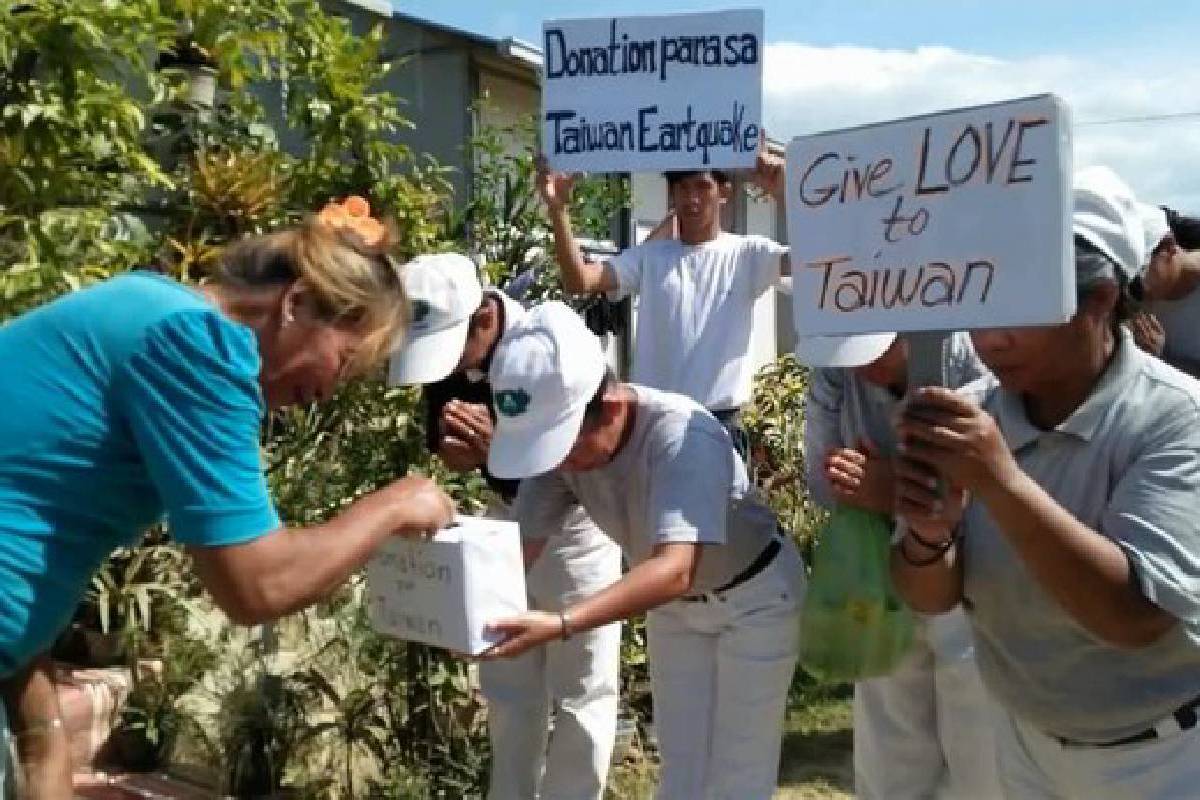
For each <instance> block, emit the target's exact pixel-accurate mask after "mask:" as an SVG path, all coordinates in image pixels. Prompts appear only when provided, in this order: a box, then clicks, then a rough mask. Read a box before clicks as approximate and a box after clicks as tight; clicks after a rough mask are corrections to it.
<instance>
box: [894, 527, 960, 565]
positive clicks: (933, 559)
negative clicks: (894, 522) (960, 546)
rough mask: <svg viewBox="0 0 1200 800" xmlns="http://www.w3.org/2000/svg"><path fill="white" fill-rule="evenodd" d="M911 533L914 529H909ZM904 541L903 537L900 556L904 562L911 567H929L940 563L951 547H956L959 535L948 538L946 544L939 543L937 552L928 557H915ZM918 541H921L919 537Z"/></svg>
mask: <svg viewBox="0 0 1200 800" xmlns="http://www.w3.org/2000/svg"><path fill="white" fill-rule="evenodd" d="M909 533H910V534H912V530H909ZM914 538H915V537H914ZM904 541H905V540H904V539H901V540H900V545H899V550H900V557H901V558H902V559H904V563H905V564H908V565H909V566H910V567H928V566H932V565H933V564H936V563H938V562H939V561H941V560H942V558H944V557H945V555H946V553H947V552H948V551H949V550H950V548H952V547H954V543H955V541H957V537H954V538H951V539H949V540H947V541H946V542H945V543H944V544H938V545H937V548H936V549H937V552H935V553H934V554H933V555H932V556H929V557H928V558H913V557H912V556H911V555H909V553H908V548H907V547H905V546H904ZM917 543H918V544H920V543H921V542H920V540H919V539H918V540H917Z"/></svg>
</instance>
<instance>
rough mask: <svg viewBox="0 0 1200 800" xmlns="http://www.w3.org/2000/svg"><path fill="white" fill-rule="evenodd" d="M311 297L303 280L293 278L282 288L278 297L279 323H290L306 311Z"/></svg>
mask: <svg viewBox="0 0 1200 800" xmlns="http://www.w3.org/2000/svg"><path fill="white" fill-rule="evenodd" d="M311 300H312V298H311V297H310V295H309V291H308V286H307V285H306V284H305V283H304V281H303V280H295V281H292V283H291V284H290V285H289V286H288V287H287V288H286V289H284V290H283V293H282V294H281V295H280V297H279V321H280V324H281V325H290V324H291V323H293V322H295V321H296V318H297V317H300V316H303V315H304V314H305V313H306V312H308V311H309V310H310V309H309V306H310V304H311Z"/></svg>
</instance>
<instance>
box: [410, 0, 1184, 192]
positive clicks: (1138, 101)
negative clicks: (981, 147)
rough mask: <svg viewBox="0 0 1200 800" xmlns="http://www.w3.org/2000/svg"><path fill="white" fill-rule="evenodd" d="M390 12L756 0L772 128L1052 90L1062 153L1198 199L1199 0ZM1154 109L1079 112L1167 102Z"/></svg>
mask: <svg viewBox="0 0 1200 800" xmlns="http://www.w3.org/2000/svg"><path fill="white" fill-rule="evenodd" d="M393 5H394V6H395V7H396V8H397V9H398V10H401V11H404V12H406V13H409V14H413V15H415V16H419V17H424V18H427V19H430V20H434V21H436V22H440V23H442V24H446V25H451V26H454V27H458V28H463V29H465V30H469V31H473V32H476V33H482V34H485V35H488V36H493V37H496V38H503V37H506V36H515V37H517V38H520V39H524V40H526V41H528V42H530V43H532V44H535V45H538V46H540V45H541V23H542V20H543V19H547V18H561V17H585V16H627V15H628V16H631V15H637V14H666V13H674V12H685V11H706V10H708V11H711V10H719V9H723V8H736V7H751V8H763V9H764V10H765V11H766V38H767V44H768V46H767V49H766V53H765V57H764V70H763V116H764V122H765V124H766V127H767V130H769V131H770V133H771V135H772V137H774V138H779V139H788V138H791V137H792V136H795V135H798V134H803V133H811V132H814V131H819V130H828V129H831V128H838V127H843V126H847V125H857V124H862V123H868V122H879V121H883V120H888V119H896V118H899V117H903V116H909V115H912V114H919V113H927V112H931V111H938V110H943V109H947V108H957V107H961V106H966V105H973V104H975V103H983V102H990V101H994V100H1004V99H1010V98H1013V97H1022V96H1025V95H1029V94H1035V93H1039V92H1055V93H1057V94H1059V95H1060V96H1062V97H1063V98H1065V99H1066V100H1067V102H1068V104H1069V105H1070V106H1071V108H1072V111H1073V115H1074V119H1075V121H1076V122H1077V123H1083V124H1080V125H1077V127H1076V129H1075V145H1076V146H1075V162H1076V165H1077V166H1085V165H1088V164H1106V165H1108V166H1111V167H1113V168H1114V169H1116V170H1117V171H1118V172H1119V173H1120V174H1122V175H1123V176H1124V177H1125V178H1126V179H1127V180H1128V181H1129V183H1130V184H1131V185H1133V187H1134V189H1135V190H1136V191H1137V192H1138V194H1139V195H1140V196H1141V197H1142V199H1145V200H1147V201H1150V202H1156V203H1168V204H1171V205H1174V206H1176V207H1179V208H1183V209H1187V210H1191V211H1193V212H1197V213H1200V57H1198V56H1197V53H1196V51H1197V49H1198V48H1200V0H1171V1H1170V2H1168V0H1143V1H1142V2H1131V0H1125V2H1114V1H1113V0H1094V2H1081V1H1080V0H990V1H989V2H984V0H758V2H738V0H707V1H706V0H606V1H605V2H603V3H598V4H594V5H590V4H585V3H580V2H567V1H566V0H537V2H535V1H534V0H509V1H507V2H506V1H504V0H494V1H493V2H489V1H487V0H467V2H459V3H448V2H446V0H393ZM1181 113H1185V114H1191V115H1192V116H1184V117H1177V118H1173V119H1168V120H1163V121H1144V122H1122V123H1119V124H1101V125H1096V124H1091V123H1095V122H1098V121H1108V120H1123V119H1129V118H1140V117H1160V116H1164V115H1167V116H1171V115H1177V114H1181Z"/></svg>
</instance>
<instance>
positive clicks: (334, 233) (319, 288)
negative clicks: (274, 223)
mask: <svg viewBox="0 0 1200 800" xmlns="http://www.w3.org/2000/svg"><path fill="white" fill-rule="evenodd" d="M390 238H391V236H390V233H389V235H385V236H383V237H382V238H381V240H380V241H378V242H376V243H372V244H368V243H367V241H366V240H365V239H364V238H363V237H362V236H360V235H359V234H357V233H356V232H355V231H354V230H353V229H350V228H334V227H331V226H330V225H327V224H324V223H322V222H321V221H320V220H319V219H317V218H316V217H315V216H312V217H308V218H306V219H305V220H304V221H303V222H301V223H300V224H299V225H298V226H296V227H294V228H289V229H287V230H283V231H278V232H276V233H270V234H265V235H262V236H252V237H249V238H246V239H243V240H241V241H240V242H237V243H235V244H233V245H230V246H229V247H227V248H226V249H225V251H224V252H223V253H222V254H221V258H220V261H219V263H218V265H217V269H216V271H215V275H214V276H213V278H214V280H215V281H216V282H217V283H219V284H224V285H227V286H233V287H239V288H250V289H254V288H264V287H269V286H283V285H287V284H290V283H293V282H294V281H297V280H302V281H304V283H305V285H306V286H307V287H308V289H309V290H310V291H311V293H312V296H313V299H314V302H315V306H316V308H315V310H316V314H317V316H318V318H319V319H321V320H322V321H325V322H328V323H330V324H335V325H351V326H353V327H354V328H356V329H358V330H360V331H362V333H363V342H362V345H361V346H360V347H359V351H358V353H357V354H356V356H355V359H354V364H353V365H352V371H353V372H354V373H355V374H362V373H364V372H366V371H367V370H369V369H370V368H371V367H372V366H374V365H375V364H377V363H378V362H379V361H380V360H382V359H383V358H384V357H385V356H386V355H387V353H388V352H389V351H390V350H391V349H392V348H393V346H395V345H396V344H399V342H398V341H397V339H398V337H400V336H402V335H403V332H404V331H405V330H406V329H407V328H408V297H407V295H406V294H405V292H404V282H403V280H401V276H400V264H399V263H398V262H397V261H396V260H395V259H394V258H393V257H392V256H391V255H389V254H388V246H389V242H390Z"/></svg>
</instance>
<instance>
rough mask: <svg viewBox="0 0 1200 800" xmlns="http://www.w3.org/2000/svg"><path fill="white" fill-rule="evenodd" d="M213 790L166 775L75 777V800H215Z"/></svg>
mask: <svg viewBox="0 0 1200 800" xmlns="http://www.w3.org/2000/svg"><path fill="white" fill-rule="evenodd" d="M216 797H219V795H218V794H217V793H216V792H214V791H213V790H212V789H204V788H201V787H198V786H193V785H191V784H188V783H184V782H183V781H180V780H177V779H175V778H171V777H169V776H166V775H112V774H108V773H104V772H92V773H81V774H77V775H76V776H75V798H76V800H213V798H216Z"/></svg>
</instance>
